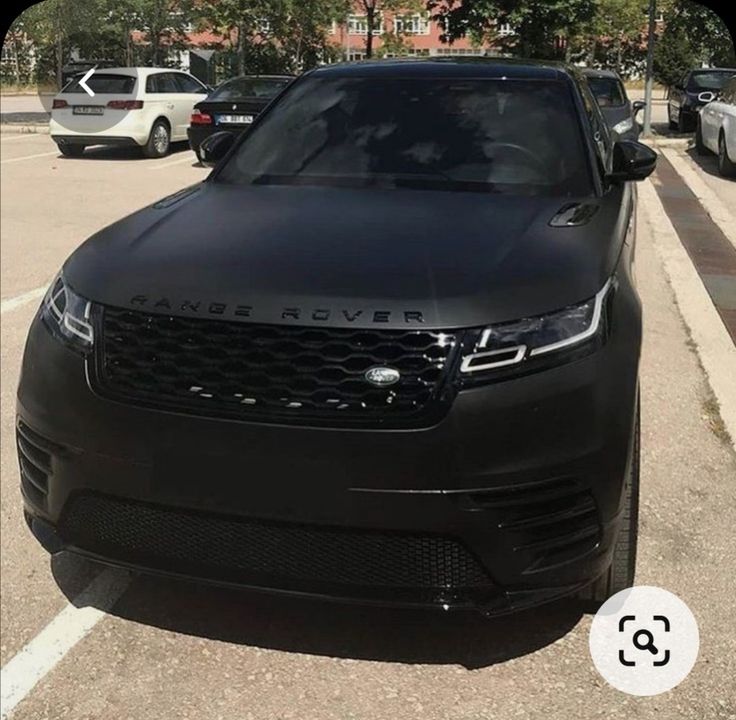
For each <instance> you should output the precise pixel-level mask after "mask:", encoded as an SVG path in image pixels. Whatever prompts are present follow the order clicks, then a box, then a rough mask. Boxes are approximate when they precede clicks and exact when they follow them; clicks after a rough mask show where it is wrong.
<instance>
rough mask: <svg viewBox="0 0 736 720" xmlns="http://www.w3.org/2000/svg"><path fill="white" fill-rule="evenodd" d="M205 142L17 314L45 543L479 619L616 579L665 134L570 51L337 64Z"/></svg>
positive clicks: (623, 547) (631, 559)
mask: <svg viewBox="0 0 736 720" xmlns="http://www.w3.org/2000/svg"><path fill="white" fill-rule="evenodd" d="M591 108H592V109H591ZM201 151H202V154H203V157H204V159H205V161H206V162H207V163H209V164H212V163H219V164H218V165H217V167H216V169H215V170H214V172H213V173H212V174H211V176H210V177H209V178H208V179H207V180H206V181H205V182H203V183H200V184H198V185H196V186H193V187H190V188H188V189H186V190H183V191H179V192H177V193H176V194H174V195H172V196H170V197H168V198H165V199H164V200H162V201H160V202H158V203H156V204H154V205H153V206H149V207H147V208H145V209H143V210H141V211H139V212H137V213H135V214H133V215H131V216H130V217H127V218H125V219H123V220H121V221H119V222H118V223H116V224H114V225H112V226H110V227H108V228H106V229H104V230H102V231H101V232H99V233H97V234H96V235H95V236H94V237H92V238H91V239H90V240H88V241H87V242H86V243H85V244H83V245H82V246H81V247H79V248H78V249H77V250H76V251H75V252H74V253H73V254H72V256H71V257H70V258H69V259H68V260H67V261H66V262H65V263H64V266H63V268H62V270H61V272H60V274H59V276H58V277H57V278H56V279H55V280H54V281H53V282H52V284H51V287H50V289H49V291H48V294H47V296H46V298H45V299H44V301H43V303H42V305H41V308H40V310H39V313H38V315H37V317H36V318H35V319H34V321H33V324H32V327H31V329H30V333H29V337H28V341H27V345H26V349H25V354H24V360H23V367H22V373H21V381H20V387H19V390H18V406H17V413H18V425H17V430H18V449H19V453H20V463H21V483H22V492H23V499H24V503H25V512H26V516H27V520H28V523H29V525H30V527H31V530H32V531H33V533H34V534H35V536H36V537H37V538H38V539H39V540H40V542H41V543H42V544H43V545H44V546H45V547H46V548H47V549H48V550H50V551H52V552H58V551H60V550H62V549H66V550H69V551H72V552H75V553H79V554H82V555H86V556H90V557H95V558H100V559H104V560H105V561H106V562H109V563H113V564H119V565H124V566H127V567H134V568H140V569H142V570H145V571H151V572H160V573H165V574H177V575H183V576H187V577H190V578H198V579H204V580H207V581H211V582H218V583H227V584H236V585H242V586H246V587H254V588H259V589H262V590H269V591H274V592H282V593H293V594H296V595H303V594H313V595H318V596H321V597H324V598H332V599H350V600H355V601H359V602H370V603H379V604H380V603H387V604H401V605H410V606H423V605H424V606H431V607H436V608H445V609H450V608H467V607H471V608H477V609H479V610H481V611H482V612H484V613H488V614H492V613H501V612H508V611H511V610H517V609H520V608H523V607H526V606H529V605H534V604H538V603H543V602H547V601H549V600H552V599H553V598H557V597H561V596H566V595H570V594H574V593H577V592H579V591H582V590H583V589H585V592H586V593H587V594H588V595H589V596H590V597H593V598H595V599H596V600H599V601H600V600H603V599H605V598H607V597H608V596H609V595H610V594H611V593H614V592H616V591H618V590H621V589H622V588H624V587H627V586H629V585H631V584H632V582H633V578H634V575H633V573H634V566H635V555H636V540H637V508H638V492H639V381H638V368H639V355H640V347H641V308H640V301H639V297H638V295H637V291H636V288H635V284H634V277H633V275H632V258H633V255H634V243H635V239H636V227H635V224H636V192H635V187H634V185H633V182H632V181H636V180H641V179H643V178H645V177H647V176H648V175H649V174H650V173H651V172H652V170H653V169H654V167H655V163H656V154H655V153H654V152H653V151H652V150H651V149H649V148H648V147H646V146H644V145H641V144H639V143H636V142H631V141H620V142H613V141H612V139H611V135H610V133H609V130H608V128H607V126H606V122H605V120H604V118H603V116H602V115H601V114H600V111H599V110H598V107H597V105H596V104H595V102H594V101H593V100H592V97H591V96H590V93H589V90H588V88H587V85H586V83H585V80H584V79H583V78H582V76H581V75H580V74H579V73H578V72H577V70H575V69H573V68H569V69H566V68H565V67H564V66H562V65H557V64H545V63H542V62H533V61H528V62H520V61H519V62H511V61H504V60H500V59H495V58H494V59H480V58H479V59H473V60H470V59H468V58H462V59H461V60H455V59H452V60H451V59H449V58H443V59H441V60H434V59H427V60H418V61H411V62H403V61H392V62H390V63H387V62H369V63H361V64H345V65H331V66H324V67H321V68H318V69H316V70H313V71H310V72H308V73H306V74H305V75H303V76H301V77H300V78H299V79H297V80H295V81H294V82H293V83H292V84H291V85H290V86H289V87H288V88H287V89H286V90H285V91H284V92H283V93H281V94H280V95H279V97H278V98H277V99H276V100H275V101H274V103H272V104H271V105H269V107H268V109H267V110H266V111H265V112H264V113H263V114H262V115H261V116H260V117H259V119H258V122H257V123H256V124H255V125H254V126H253V127H252V128H251V130H250V131H248V132H246V133H241V134H240V135H239V136H238V137H235V136H234V135H233V134H232V133H229V132H221V133H217V134H214V135H212V136H211V137H209V138H208V139H207V140H205V141H204V142H203V144H202V147H201ZM226 158H227V159H226Z"/></svg>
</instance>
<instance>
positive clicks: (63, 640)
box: [0, 569, 130, 720]
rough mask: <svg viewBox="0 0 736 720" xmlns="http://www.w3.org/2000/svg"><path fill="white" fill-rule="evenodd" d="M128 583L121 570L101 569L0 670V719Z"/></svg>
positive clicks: (99, 615) (91, 625)
mask: <svg viewBox="0 0 736 720" xmlns="http://www.w3.org/2000/svg"><path fill="white" fill-rule="evenodd" d="M129 584H130V576H129V574H128V573H126V572H124V571H122V570H113V569H107V570H103V571H102V572H101V573H100V574H99V575H98V576H97V577H96V578H95V579H94V580H93V581H92V582H91V583H90V584H89V585H88V586H87V588H86V589H85V590H83V591H82V592H81V593H80V594H79V595H78V596H77V597H76V598H75V599H74V604H71V603H69V604H68V605H67V606H66V607H65V608H64V609H63V610H62V611H61V612H60V613H59V614H58V615H57V616H56V617H55V618H54V619H53V620H52V621H51V622H50V623H49V624H48V625H47V626H46V627H45V628H44V629H43V630H41V632H40V633H39V634H38V635H36V637H34V638H33V640H31V641H30V642H29V643H28V644H27V645H26V646H24V647H23V648H22V649H21V650H20V651H19V652H18V653H17V655H15V656H13V658H12V659H11V660H9V661H8V663H7V664H6V665H5V667H4V668H3V669H2V671H0V697H1V699H0V718H2V720H5V719H6V718H7V717H8V716H9V715H10V713H12V712H13V710H14V708H15V707H16V706H17V705H18V703H19V702H21V700H23V699H24V698H25V697H26V696H27V695H28V693H30V692H31V690H33V688H34V687H35V686H36V684H37V683H38V682H39V681H40V680H41V679H43V677H44V676H46V675H47V674H48V673H49V672H50V671H51V670H53V668H54V667H55V666H56V664H57V663H58V662H59V661H60V660H61V659H62V658H63V657H64V656H65V655H66V654H67V653H68V652H69V651H70V650H71V649H72V648H73V647H74V646H75V645H76V644H77V643H78V642H79V641H80V640H82V639H83V638H84V637H85V636H86V635H87V634H88V633H89V631H90V630H92V628H93V627H94V626H95V625H96V624H97V623H98V622H99V621H100V620H102V618H104V617H105V613H107V612H108V611H109V610H111V609H112V607H113V605H115V603H116V602H117V601H118V600H119V599H120V597H121V596H122V594H123V593H124V592H125V591H126V590H127V588H128V586H129Z"/></svg>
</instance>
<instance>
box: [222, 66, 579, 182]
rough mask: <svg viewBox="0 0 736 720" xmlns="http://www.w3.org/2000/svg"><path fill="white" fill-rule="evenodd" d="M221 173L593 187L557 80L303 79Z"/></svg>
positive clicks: (254, 177)
mask: <svg viewBox="0 0 736 720" xmlns="http://www.w3.org/2000/svg"><path fill="white" fill-rule="evenodd" d="M218 180H219V181H223V182H230V183H271V184H307V185H309V184H330V185H347V186H380V187H396V186H399V187H420V188H430V189H447V190H479V191H491V190H493V191H497V192H520V193H525V194H526V193H544V194H560V195H568V194H588V193H589V192H591V191H592V187H591V175H590V170H589V165H588V163H587V160H586V155H585V151H584V146H583V138H582V133H581V129H580V123H579V122H578V119H577V117H576V111H575V108H574V105H573V101H572V96H571V92H570V90H569V89H568V87H567V86H566V85H565V84H563V83H561V82H556V81H532V80H526V81H522V80H496V79H493V80H483V79H478V80H476V79H470V80H466V79H459V80H452V79H445V78H428V79H424V78H422V79H395V78H390V79H387V78H373V77H359V78H327V79H322V78H319V77H315V78H306V79H304V80H303V81H301V82H299V83H297V84H296V85H295V86H294V88H293V89H292V90H291V91H289V92H287V94H286V95H285V96H284V97H282V99H281V100H280V101H279V102H278V103H277V105H276V106H275V107H274V108H273V110H272V111H271V112H269V113H268V114H267V115H266V116H265V117H264V119H263V121H262V122H260V123H259V124H257V125H256V126H255V127H254V128H253V130H252V131H251V132H250V133H249V134H248V137H247V139H246V140H245V142H243V143H242V144H241V146H240V147H239V149H238V151H237V152H236V153H235V155H234V156H233V157H232V158H231V160H230V162H229V163H228V164H227V165H226V166H225V167H224V168H223V169H222V170H221V171H220V173H219V175H218Z"/></svg>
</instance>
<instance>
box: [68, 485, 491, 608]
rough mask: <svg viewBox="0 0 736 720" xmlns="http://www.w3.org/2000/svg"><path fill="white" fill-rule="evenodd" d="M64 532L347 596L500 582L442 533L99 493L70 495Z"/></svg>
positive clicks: (71, 539)
mask: <svg viewBox="0 0 736 720" xmlns="http://www.w3.org/2000/svg"><path fill="white" fill-rule="evenodd" d="M59 532H60V534H61V536H62V538H63V540H64V542H65V543H67V544H71V545H74V546H75V547H77V548H79V549H81V550H87V551H89V552H94V553H96V554H98V555H103V556H105V557H107V558H110V559H117V560H119V561H123V562H128V563H133V564H139V565H142V566H144V567H148V568H152V569H163V570H167V571H170V572H182V573H185V574H189V575H194V576H197V577H203V578H210V579H221V580H231V581H239V582H243V583H244V584H253V585H263V586H264V587H280V588H299V587H300V586H306V585H308V586H309V587H310V588H312V589H314V590H316V591H319V590H325V591H328V590H332V591H334V590H335V589H338V588H342V589H344V590H345V591H346V592H347V594H348V595H350V594H354V593H355V591H356V590H357V589H364V590H368V591H369V590H370V589H374V590H381V589H383V590H388V589H397V590H399V591H400V590H402V589H403V590H415V591H431V592H442V591H452V590H462V589H464V588H465V589H488V588H490V587H491V580H490V578H489V577H488V575H487V574H486V572H485V571H484V569H483V567H482V566H481V565H480V564H479V562H478V561H477V560H476V559H475V557H474V556H473V555H472V554H471V553H470V552H469V551H468V550H467V549H466V548H465V546H464V545H462V544H461V543H460V542H458V541H457V540H454V539H453V538H448V537H443V536H435V535H424V534H410V533H398V532H384V531H373V530H352V529H350V530H349V529H341V528H334V527H317V526H311V525H301V524H292V523H281V522H266V521H262V520H252V519H243V518H234V517H229V516H220V515H210V514H204V513H200V512H193V511H185V510H179V509H175V508H169V507H162V506H157V505H149V504H144V503H140V502H137V501H131V500H124V499H120V498H111V497H107V496H101V495H96V494H91V493H86V494H81V495H79V496H77V497H76V498H74V499H72V500H70V502H69V505H68V506H67V509H66V510H65V512H64V514H63V516H62V519H61V522H60V525H59ZM359 594H363V593H359Z"/></svg>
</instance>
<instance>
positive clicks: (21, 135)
mask: <svg viewBox="0 0 736 720" xmlns="http://www.w3.org/2000/svg"><path fill="white" fill-rule="evenodd" d="M37 137H41V136H40V135H39V134H38V133H18V134H17V135H2V136H1V137H0V142H4V143H6V142H13V141H14V140H29V139H31V138H37Z"/></svg>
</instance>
